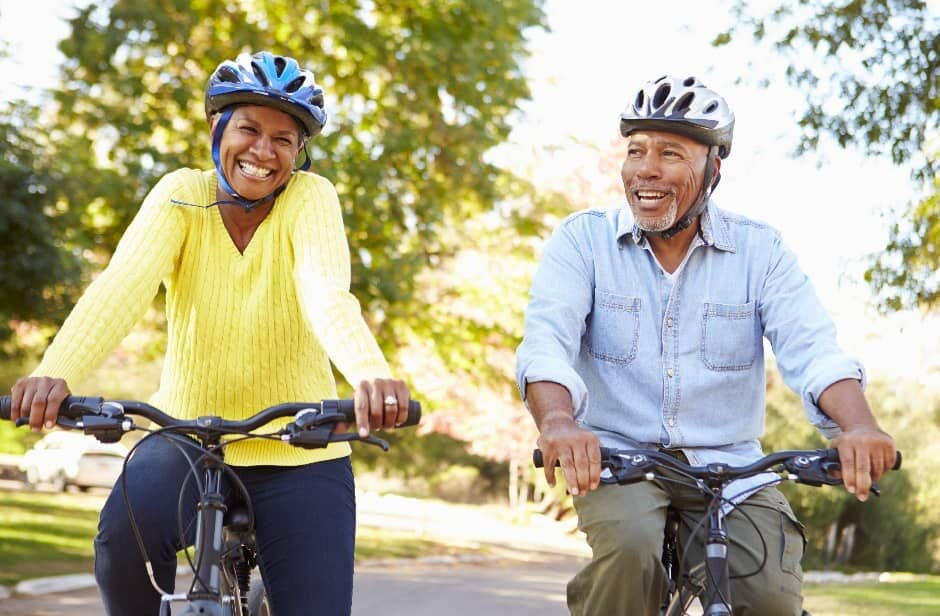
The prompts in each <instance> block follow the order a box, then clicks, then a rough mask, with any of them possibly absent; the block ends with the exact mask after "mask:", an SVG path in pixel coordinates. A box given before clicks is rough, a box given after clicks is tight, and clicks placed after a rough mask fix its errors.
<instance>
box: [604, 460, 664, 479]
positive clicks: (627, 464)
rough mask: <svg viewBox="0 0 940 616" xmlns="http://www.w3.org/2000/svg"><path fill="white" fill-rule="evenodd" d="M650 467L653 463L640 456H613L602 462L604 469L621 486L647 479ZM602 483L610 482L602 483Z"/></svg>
mask: <svg viewBox="0 0 940 616" xmlns="http://www.w3.org/2000/svg"><path fill="white" fill-rule="evenodd" d="M652 465H653V461H652V460H651V459H650V458H649V457H648V456H644V455H642V454H637V455H634V456H630V457H629V458H624V457H623V456H616V455H615V456H611V457H610V458H609V459H608V460H607V461H606V462H604V468H607V469H609V470H610V473H611V475H612V477H613V479H614V481H615V482H616V483H617V484H619V485H622V486H625V485H629V484H632V483H639V482H641V481H645V480H647V479H649V477H648V475H649V469H650V467H651V466H652ZM602 481H603V479H602ZM604 483H611V482H609V481H604Z"/></svg>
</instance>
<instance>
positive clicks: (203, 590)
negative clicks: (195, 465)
mask: <svg viewBox="0 0 940 616" xmlns="http://www.w3.org/2000/svg"><path fill="white" fill-rule="evenodd" d="M203 461H204V464H205V474H204V477H203V481H205V490H204V491H203V494H202V496H201V497H200V499H199V503H198V505H197V512H196V520H197V523H196V544H195V552H196V563H195V564H196V566H195V574H194V579H193V583H192V585H191V586H190V588H189V592H187V593H182V594H173V595H164V596H163V597H161V603H160V614H161V616H169V615H170V604H171V603H173V602H178V601H182V602H186V603H185V608H184V610H183V612H182V614H181V616H197V615H198V616H229V615H231V614H233V613H234V607H233V606H232V605H226V604H225V603H226V601H227V598H226V597H222V603H220V602H219V598H220V595H221V588H222V584H221V579H222V571H221V568H220V562H221V555H222V547H223V540H222V539H223V536H222V522H223V518H224V514H225V510H226V506H225V501H224V498H223V496H222V468H221V466H220V464H219V462H218V461H217V460H216V459H215V458H214V457H212V456H205V457H204V458H203ZM229 603H230V601H229Z"/></svg>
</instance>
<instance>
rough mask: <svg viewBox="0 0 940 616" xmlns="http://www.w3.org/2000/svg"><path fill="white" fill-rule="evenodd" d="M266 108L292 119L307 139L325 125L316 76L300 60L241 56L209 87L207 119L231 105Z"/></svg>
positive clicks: (224, 67) (223, 67)
mask: <svg viewBox="0 0 940 616" xmlns="http://www.w3.org/2000/svg"><path fill="white" fill-rule="evenodd" d="M237 104H246V105H264V106H267V107H275V108H277V109H280V110H281V111H283V112H285V113H287V114H289V115H291V116H293V117H294V118H296V119H297V121H298V122H300V125H301V126H303V128H304V132H305V133H306V137H308V138H309V137H315V136H316V135H318V134H320V131H321V130H323V126H324V125H325V124H326V111H324V110H323V89H322V88H321V87H320V86H318V85H317V83H316V81H314V76H313V73H312V72H310V71H308V70H304V69H302V68H300V65H299V64H297V60H294V59H293V58H288V57H286V56H277V55H274V54H272V53H271V52H269V51H262V52H259V53H256V54H254V55H249V54H247V53H243V54H240V55H239V56H238V57H237V58H236V59H235V60H234V61H232V60H226V61H225V62H222V64H220V65H219V66H218V68H216V69H215V71H214V72H213V73H212V76H211V77H209V83H208V84H207V85H206V118H207V119H209V118H211V117H212V116H213V114H216V113H218V112H220V111H222V110H223V109H225V108H226V107H228V106H230V105H237Z"/></svg>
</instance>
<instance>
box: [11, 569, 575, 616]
mask: <svg viewBox="0 0 940 616" xmlns="http://www.w3.org/2000/svg"><path fill="white" fill-rule="evenodd" d="M580 565H581V561H580V560H579V559H578V558H577V557H571V556H556V557H539V558H536V559H533V560H530V561H518V560H516V561H509V560H500V561H487V562H481V563H462V564H448V565H446V566H441V565H434V564H410V565H406V564H396V565H381V566H379V565H366V566H364V567H362V568H360V569H359V571H358V572H357V573H356V582H355V583H356V586H355V592H354V596H353V616H372V615H380V616H399V615H400V616H406V615H407V616H441V614H447V616H471V615H473V616H478V615H480V614H485V615H486V616H503V615H505V616H530V615H531V616H537V615H538V616H564V615H566V614H567V613H568V611H567V610H566V609H565V596H564V593H565V584H566V583H567V581H568V579H569V578H570V577H571V576H572V575H573V574H574V572H575V571H577V570H578V568H579V567H580ZM102 613H103V608H102V606H101V602H100V600H99V599H98V591H97V589H95V588H88V587H85V588H82V589H80V590H75V591H72V592H67V593H53V594H47V595H42V596H38V597H22V596H16V597H12V598H9V599H6V600H4V601H0V616H27V615H28V616H62V615H63V614H68V615H69V616H101V614H102Z"/></svg>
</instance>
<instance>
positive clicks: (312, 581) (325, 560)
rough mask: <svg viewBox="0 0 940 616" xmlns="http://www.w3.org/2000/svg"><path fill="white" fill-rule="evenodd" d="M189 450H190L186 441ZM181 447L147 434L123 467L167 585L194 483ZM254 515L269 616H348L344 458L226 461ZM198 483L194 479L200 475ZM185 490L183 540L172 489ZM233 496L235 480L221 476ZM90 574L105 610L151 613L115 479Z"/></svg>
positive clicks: (351, 526)
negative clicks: (295, 462) (285, 463)
mask: <svg viewBox="0 0 940 616" xmlns="http://www.w3.org/2000/svg"><path fill="white" fill-rule="evenodd" d="M184 450H185V451H186V452H187V453H188V454H189V456H195V455H198V452H197V451H196V450H195V449H194V448H193V447H191V446H190V447H185V448H184ZM190 470H191V466H190V463H189V462H188V461H187V459H186V458H185V457H184V456H183V453H182V452H181V451H180V449H179V448H178V447H176V446H174V445H173V444H172V443H170V442H168V441H167V440H166V439H164V438H161V437H150V438H147V439H146V440H145V441H144V442H143V443H142V444H141V445H140V447H139V448H138V449H137V450H136V451H135V453H134V455H133V456H132V457H131V459H130V461H129V462H128V464H127V469H126V475H127V493H128V496H129V500H130V503H131V506H132V509H133V513H134V518H135V520H136V521H137V526H138V528H139V529H140V533H141V535H142V538H143V542H144V545H145V546H146V550H147V554H148V556H149V560H150V562H151V563H152V565H153V570H154V577H155V579H156V581H157V584H158V585H159V586H160V587H161V588H162V589H163V590H165V591H167V592H170V591H172V590H173V589H174V580H175V572H176V564H177V558H176V554H177V552H178V551H179V550H180V549H182V548H183V547H184V546H183V545H182V544H183V543H185V544H186V545H191V544H192V543H193V541H194V539H195V528H194V527H193V525H192V524H191V523H190V522H191V521H192V520H193V519H194V516H195V503H196V500H197V490H196V484H195V482H194V480H193V478H192V476H189V477H188V479H187V476H188V475H190V474H191V473H190ZM234 471H235V472H236V474H237V475H238V477H239V478H240V479H241V481H242V482H243V483H244V484H245V486H246V487H247V489H248V493H249V495H250V497H251V505H252V507H253V509H254V512H255V530H256V535H257V544H258V551H259V560H260V567H261V574H262V576H263V577H264V579H265V585H266V587H267V590H268V595H269V599H270V601H271V607H272V611H273V612H274V614H276V615H277V616H300V615H303V616H310V615H311V614H316V615H318V616H321V615H322V616H347V615H348V614H349V613H350V611H351V609H352V581H353V551H354V545H355V529H356V502H355V491H354V486H353V476H352V468H351V466H350V463H349V458H340V459H338V460H330V461H326V462H318V463H315V464H308V465H305V466H295V467H276V466H263V467H260V466H255V467H234ZM200 481H201V475H200ZM181 487H182V488H184V489H185V496H184V501H183V514H182V519H183V520H184V521H185V522H186V523H187V525H188V526H189V528H188V530H187V532H186V533H185V538H184V540H182V541H181V538H180V531H179V524H178V522H177V520H178V507H177V504H178V502H179V495H180V491H181ZM222 491H223V493H224V494H225V495H226V498H227V500H232V499H233V498H234V497H235V496H236V495H237V492H236V490H235V489H234V486H233V481H232V480H231V479H226V480H225V481H224V482H223V490H222ZM95 577H96V579H97V581H98V586H99V588H100V590H101V594H102V598H103V600H104V604H105V609H106V610H107V613H108V614H109V615H110V616H149V615H154V616H156V614H158V612H159V605H160V597H159V594H158V593H157V591H156V590H155V589H154V588H153V586H152V585H151V583H150V579H149V577H148V576H147V573H146V568H145V565H144V560H143V558H142V557H141V554H140V550H139V548H138V544H137V541H136V540H135V538H134V534H133V531H132V529H131V526H130V523H129V520H128V516H127V510H126V508H125V504H124V490H123V487H122V484H121V480H120V479H119V480H118V482H117V484H116V485H115V487H114V490H112V492H111V495H110V497H109V498H108V500H107V502H106V503H105V505H104V508H103V509H102V511H101V519H100V521H99V524H98V536H97V537H96V538H95Z"/></svg>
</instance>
